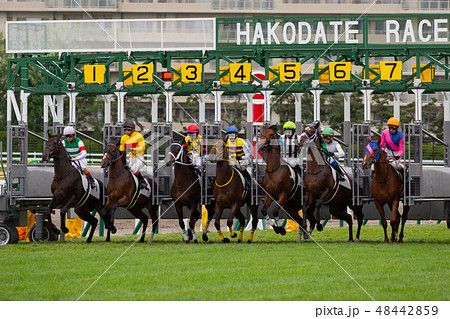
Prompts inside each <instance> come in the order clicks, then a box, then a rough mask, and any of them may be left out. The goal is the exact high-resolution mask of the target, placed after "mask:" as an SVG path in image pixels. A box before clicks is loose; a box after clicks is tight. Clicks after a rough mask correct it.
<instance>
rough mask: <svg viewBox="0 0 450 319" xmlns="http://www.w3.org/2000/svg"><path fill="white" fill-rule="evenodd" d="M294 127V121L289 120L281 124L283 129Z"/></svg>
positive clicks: (292, 128) (293, 128)
mask: <svg viewBox="0 0 450 319" xmlns="http://www.w3.org/2000/svg"><path fill="white" fill-rule="evenodd" d="M296 128H297V127H296V126H295V123H294V122H291V121H287V122H286V123H284V125H283V130H295V129H296Z"/></svg>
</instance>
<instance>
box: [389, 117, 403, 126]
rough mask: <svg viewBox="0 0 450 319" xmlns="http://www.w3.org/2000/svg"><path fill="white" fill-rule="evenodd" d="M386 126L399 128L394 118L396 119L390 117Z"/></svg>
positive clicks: (397, 121)
mask: <svg viewBox="0 0 450 319" xmlns="http://www.w3.org/2000/svg"><path fill="white" fill-rule="evenodd" d="M387 125H388V126H390V125H391V126H400V121H399V120H398V119H397V118H396V117H391V118H390V119H389V120H388V122H387Z"/></svg>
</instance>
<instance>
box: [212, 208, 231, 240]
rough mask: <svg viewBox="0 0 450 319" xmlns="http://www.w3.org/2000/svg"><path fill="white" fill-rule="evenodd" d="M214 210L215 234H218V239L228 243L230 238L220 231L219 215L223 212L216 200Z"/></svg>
mask: <svg viewBox="0 0 450 319" xmlns="http://www.w3.org/2000/svg"><path fill="white" fill-rule="evenodd" d="M215 206H216V207H215V211H216V217H215V220H214V226H216V229H217V234H218V235H219V239H220V240H221V241H222V242H223V243H229V242H230V240H229V239H228V238H226V237H225V236H224V235H223V234H222V231H221V230H220V217H222V213H223V208H222V207H220V206H219V205H218V204H217V202H216V205H215Z"/></svg>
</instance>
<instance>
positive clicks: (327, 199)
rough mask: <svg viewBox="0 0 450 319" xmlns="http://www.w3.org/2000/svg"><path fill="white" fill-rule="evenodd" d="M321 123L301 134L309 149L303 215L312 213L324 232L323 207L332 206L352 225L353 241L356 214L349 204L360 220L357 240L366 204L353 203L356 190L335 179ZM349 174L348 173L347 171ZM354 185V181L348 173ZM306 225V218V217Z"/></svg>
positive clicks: (334, 214) (318, 227)
mask: <svg viewBox="0 0 450 319" xmlns="http://www.w3.org/2000/svg"><path fill="white" fill-rule="evenodd" d="M319 126H320V123H319V122H317V123H315V125H309V126H306V127H305V131H304V132H303V133H302V134H301V135H300V139H299V140H300V141H299V145H300V147H302V146H305V147H306V148H307V149H308V153H307V169H306V172H305V176H304V178H303V183H304V186H305V189H306V197H305V203H304V205H303V210H302V211H303V214H304V215H303V216H304V217H307V216H308V217H309V216H310V215H311V214H312V215H313V216H314V218H315V219H316V221H317V223H318V224H317V230H318V231H321V230H322V229H323V226H322V225H321V224H320V209H321V206H322V205H328V207H329V209H330V213H331V214H332V215H333V216H334V217H336V218H339V219H341V220H344V221H345V222H346V223H347V224H348V228H349V230H348V231H349V238H348V240H349V241H353V230H352V217H351V216H350V214H348V213H347V207H350V209H351V210H353V212H354V213H355V215H356V218H357V221H358V230H357V232H356V241H359V235H360V232H361V226H362V222H363V218H364V215H363V212H362V205H358V206H355V205H353V204H352V190H351V188H347V187H344V186H341V185H339V184H338V183H336V182H335V181H334V179H333V173H332V171H331V170H332V169H333V168H331V166H330V165H328V164H327V163H326V161H325V159H324V158H323V155H322V154H324V153H325V151H323V150H322V143H323V139H322V135H321V133H320V131H319ZM346 175H347V174H346ZM347 177H348V179H349V182H350V187H351V186H352V181H351V178H350V177H349V176H347ZM303 224H304V227H303V228H306V218H304V219H303Z"/></svg>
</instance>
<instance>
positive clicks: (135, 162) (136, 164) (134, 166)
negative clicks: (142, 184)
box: [128, 155, 145, 174]
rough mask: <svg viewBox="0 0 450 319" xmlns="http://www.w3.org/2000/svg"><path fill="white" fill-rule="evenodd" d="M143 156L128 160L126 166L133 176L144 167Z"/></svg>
mask: <svg viewBox="0 0 450 319" xmlns="http://www.w3.org/2000/svg"><path fill="white" fill-rule="evenodd" d="M144 165H145V162H144V155H142V156H136V157H130V158H129V159H128V166H129V167H130V169H131V172H132V173H133V174H136V172H138V171H140V170H141V169H142V167H144Z"/></svg>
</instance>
